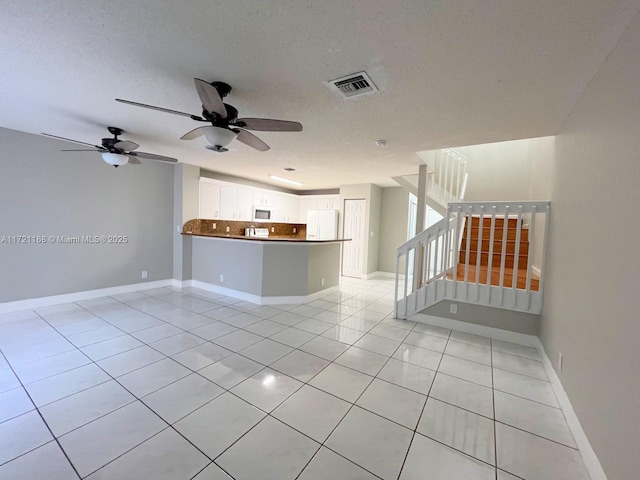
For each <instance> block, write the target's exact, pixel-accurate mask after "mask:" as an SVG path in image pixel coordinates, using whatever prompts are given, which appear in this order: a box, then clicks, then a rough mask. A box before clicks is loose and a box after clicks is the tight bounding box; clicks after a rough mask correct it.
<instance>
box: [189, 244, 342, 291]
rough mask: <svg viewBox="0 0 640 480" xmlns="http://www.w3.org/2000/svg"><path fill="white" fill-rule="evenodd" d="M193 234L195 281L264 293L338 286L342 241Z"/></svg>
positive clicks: (316, 289)
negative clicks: (284, 240)
mask: <svg viewBox="0 0 640 480" xmlns="http://www.w3.org/2000/svg"><path fill="white" fill-rule="evenodd" d="M191 238H192V239H193V279H194V280H198V281H201V282H206V283H210V284H212V285H218V286H221V287H226V288H231V289H233V290H238V291H240V292H247V293H250V294H253V295H258V296H264V297H270V296H274V297H278V296H304V295H308V294H310V293H314V292H316V291H319V290H322V289H325V288H329V287H331V286H334V285H337V284H338V280H339V274H338V272H339V263H338V258H339V256H340V244H338V243H332V244H304V243H293V244H289V245H281V244H265V243H262V242H258V241H245V240H225V239H221V238H204V237H191ZM221 274H222V275H224V281H222V282H221V281H220V275H221ZM322 278H324V279H325V284H324V286H321V281H322Z"/></svg>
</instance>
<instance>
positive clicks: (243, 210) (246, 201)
mask: <svg viewBox="0 0 640 480" xmlns="http://www.w3.org/2000/svg"><path fill="white" fill-rule="evenodd" d="M237 213H238V216H237V219H238V220H242V221H245V222H250V221H252V220H253V192H252V190H251V189H250V188H242V187H238V207H237Z"/></svg>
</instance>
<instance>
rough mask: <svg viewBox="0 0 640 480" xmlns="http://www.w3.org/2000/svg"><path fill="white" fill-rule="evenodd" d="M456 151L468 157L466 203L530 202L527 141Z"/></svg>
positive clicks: (484, 145)
mask: <svg viewBox="0 0 640 480" xmlns="http://www.w3.org/2000/svg"><path fill="white" fill-rule="evenodd" d="M455 150H456V151H458V152H460V153H461V154H462V155H464V156H465V157H467V158H468V162H467V171H468V173H469V183H468V184H467V191H466V194H465V201H468V202H475V201H512V200H529V199H530V198H529V189H530V187H529V182H530V172H531V165H530V157H529V141H528V140H515V141H512V142H498V143H486V144H483V145H472V146H467V147H456V148H455ZM538 200H540V199H538Z"/></svg>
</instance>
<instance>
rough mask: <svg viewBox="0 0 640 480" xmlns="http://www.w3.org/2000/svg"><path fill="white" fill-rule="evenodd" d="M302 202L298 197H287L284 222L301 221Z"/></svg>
mask: <svg viewBox="0 0 640 480" xmlns="http://www.w3.org/2000/svg"><path fill="white" fill-rule="evenodd" d="M299 218H300V200H299V199H298V197H297V195H286V196H285V199H284V221H285V222H287V223H298V222H299V221H300V220H299Z"/></svg>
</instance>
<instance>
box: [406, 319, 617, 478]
mask: <svg viewBox="0 0 640 480" xmlns="http://www.w3.org/2000/svg"><path fill="white" fill-rule="evenodd" d="M408 320H410V321H413V322H418V323H426V324H429V325H434V326H436V327H443V328H450V329H453V330H458V331H460V332H465V333H472V334H474V335H482V336H484V337H490V338H494V339H496V340H502V341H505V342H511V343H517V344H519V345H525V346H527V347H535V348H537V349H538V351H539V352H540V358H542V363H543V365H544V369H545V371H546V372H547V376H548V377H549V381H550V382H551V387H552V388H553V391H554V392H555V394H556V398H557V399H558V403H559V404H560V408H561V409H562V411H563V412H564V416H565V418H566V420H567V425H568V426H569V430H571V433H572V434H573V438H574V439H575V441H576V445H577V447H578V450H579V451H580V455H581V456H582V460H583V461H584V464H585V466H586V468H587V471H588V473H589V476H590V477H591V480H607V476H606V474H605V473H604V470H603V469H602V465H600V461H599V460H598V457H597V456H596V453H595V451H594V450H593V447H592V446H591V443H590V442H589V439H588V438H587V435H586V434H585V433H584V430H583V428H582V425H581V424H580V420H579V419H578V416H577V415H576V412H575V410H574V409H573V406H572V405H571V401H570V400H569V397H568V396H567V392H565V391H564V387H563V386H562V383H561V382H560V378H559V377H558V375H557V374H556V371H555V370H554V369H553V367H552V364H551V361H550V360H549V357H547V354H546V352H545V350H544V347H543V346H542V342H540V339H539V338H538V337H536V336H535V335H526V334H524V333H516V332H510V331H507V330H501V329H498V328H493V327H487V326H484V325H474V324H472V323H467V322H461V321H459V320H453V319H451V318H444V317H436V316H434V315H425V314H422V313H417V314H415V315H412V316H411V317H409V318H408Z"/></svg>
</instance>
